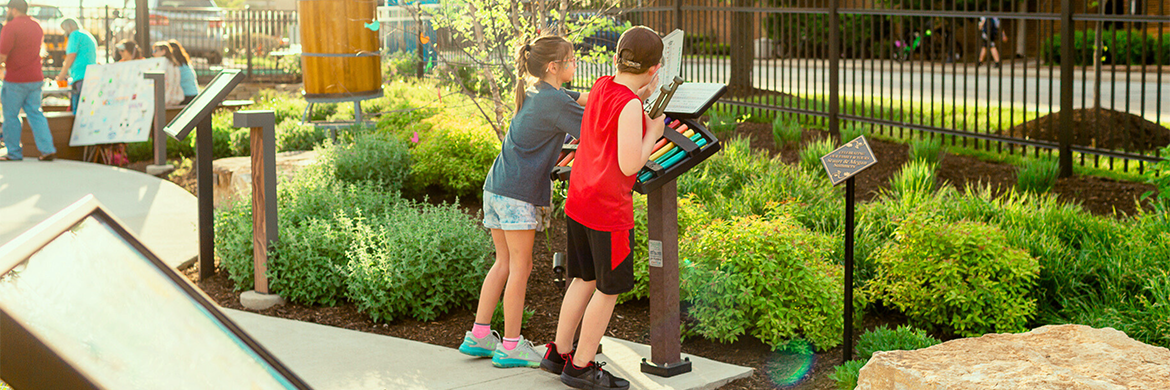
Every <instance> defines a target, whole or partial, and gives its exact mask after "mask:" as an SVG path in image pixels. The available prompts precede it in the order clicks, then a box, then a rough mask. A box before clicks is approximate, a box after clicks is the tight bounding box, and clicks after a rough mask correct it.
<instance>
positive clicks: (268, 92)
mask: <svg viewBox="0 0 1170 390" xmlns="http://www.w3.org/2000/svg"><path fill="white" fill-rule="evenodd" d="M253 99H254V100H255V102H256V104H255V105H254V106H253V107H252V108H251V109H254V110H272V112H273V113H274V114H275V115H276V123H284V122H285V121H288V120H290V119H295V120H296V121H297V122H300V121H301V119H302V118H303V117H304V114H305V106H307V105H308V103H306V102H305V100H304V99H301V98H299V97H296V96H294V95H292V94H289V93H284V92H280V91H277V90H274V89H265V90H261V91H260V92H259V93H257V94H256V96H255V97H254V98H253ZM318 106H320V105H318ZM314 111H316V110H314ZM322 119H324V118H322Z"/></svg>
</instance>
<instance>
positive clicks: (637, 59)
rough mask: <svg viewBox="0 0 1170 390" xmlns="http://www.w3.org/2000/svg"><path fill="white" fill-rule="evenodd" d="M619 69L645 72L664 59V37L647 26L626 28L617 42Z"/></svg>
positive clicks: (637, 72)
mask: <svg viewBox="0 0 1170 390" xmlns="http://www.w3.org/2000/svg"><path fill="white" fill-rule="evenodd" d="M617 55H618V61H617V62H618V70H619V71H622V72H630V73H635V74H642V73H645V72H646V71H647V70H650V68H652V67H654V65H658V63H659V62H661V61H662V37H660V36H658V33H657V32H654V30H651V29H650V28H648V27H645V26H637V27H634V28H631V29H629V30H626V32H625V33H622V37H621V38H618V44H617Z"/></svg>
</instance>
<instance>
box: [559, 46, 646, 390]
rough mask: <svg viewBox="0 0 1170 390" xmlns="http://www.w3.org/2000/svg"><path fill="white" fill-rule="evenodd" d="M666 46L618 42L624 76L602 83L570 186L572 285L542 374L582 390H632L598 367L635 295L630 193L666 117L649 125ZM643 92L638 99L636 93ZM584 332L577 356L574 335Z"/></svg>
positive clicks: (594, 93) (584, 124)
mask: <svg viewBox="0 0 1170 390" xmlns="http://www.w3.org/2000/svg"><path fill="white" fill-rule="evenodd" d="M661 59H662V38H660V37H659V36H658V33H656V32H654V30H651V29H649V28H645V27H641V26H639V27H634V28H632V29H630V30H628V31H626V32H625V33H624V34H622V36H621V38H620V39H619V40H618V44H617V55H616V56H615V57H614V66H615V67H616V68H617V74H616V75H614V76H603V77H600V78H598V79H597V81H596V82H595V83H594V84H593V89H591V90H590V94H589V103H588V105H586V107H585V114H584V117H583V118H582V120H581V144H580V146H579V147H578V148H577V157H576V160H575V161H574V162H573V175H572V177H571V178H570V179H569V195H568V199H567V200H566V201H565V214H566V215H568V217H569V221H568V224H569V232H568V233H569V259H568V262H567V264H566V265H567V267H566V268H567V274H568V276H569V277H570V278H571V279H572V282H571V284H570V285H569V290H568V291H567V292H566V293H565V299H564V301H563V302H562V303H561V313H560V319H559V322H558V323H557V336H556V341H555V342H553V343H549V344H548V352H546V353H545V357H544V359H543V360H542V361H541V367H542V368H544V369H546V370H548V371H551V372H553V373H559V374H560V375H561V382H562V383H564V384H566V385H569V386H570V387H574V388H580V389H620V390H624V389H628V388H629V387H630V382H629V381H626V380H624V379H621V378H618V377H615V376H613V375H612V374H610V373H609V372H605V371H602V370H601V367H600V365H598V364H597V363H596V362H594V361H593V359H594V357H595V355H596V353H597V345H598V343H599V342H600V341H601V337H602V335H603V334H605V329H606V328H607V327H608V326H609V319H610V316H611V315H612V314H613V307H614V304H615V303H616V302H617V296H618V294H621V293H623V292H626V291H629V290H630V289H632V288H633V287H634V268H633V264H632V263H633V261H634V259H633V251H632V250H631V248H630V245H631V244H632V243H633V242H634V211H633V198H632V195H631V192H632V190H633V187H634V182H635V181H636V180H637V178H636V176H635V175H637V173H638V171H639V170H641V169H642V166H643V165H645V164H646V160H647V159H649V157H650V153H651V151H652V149H653V148H654V143H655V142H656V141H658V139H659V138H660V137H662V131H663V128H664V127H665V124H664V122H663V117H661V116H660V117H658V118H650V117H648V116H647V115H646V113H645V112H644V111H642V101H643V100H645V99H646V98H647V97H649V95H650V93H651V92H652V91H653V89H654V88H655V87H656V86H657V85H658V76H657V74H658V69H659V68H660V67H661V65H660V64H659V62H660V61H661ZM635 91H637V92H635ZM578 323H580V324H581V337H580V339H579V340H578V344H577V349H576V350H575V351H574V350H572V347H573V335H574V334H575V333H576V331H577V324H578Z"/></svg>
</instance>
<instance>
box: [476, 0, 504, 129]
mask: <svg viewBox="0 0 1170 390" xmlns="http://www.w3.org/2000/svg"><path fill="white" fill-rule="evenodd" d="M467 6H468V8H469V9H470V11H471V23H472V27H473V28H474V29H475V42H476V44H477V45H479V46H478V47H479V52H480V53H488V51H487V50H488V49H487V43H486V42H484V38H483V24H482V23H480V21H479V18H477V17H476V15H475V10H476V9H475V3H474V2H468V4H467ZM488 58H491V55H490V54H488ZM483 78H484V81H486V82H487V83H488V87H489V88H490V89H491V93H492V102H493V103H495V118H489V119H488V122H490V123H491V124H492V128H494V129H495V130H496V136H497V137H499V138H500V142H503V141H504V105H503V100H501V99H502V97H501V96H500V86H499V85H498V84H497V83H496V77H495V75H493V74H492V67H490V66H483ZM472 99H475V96H472Z"/></svg>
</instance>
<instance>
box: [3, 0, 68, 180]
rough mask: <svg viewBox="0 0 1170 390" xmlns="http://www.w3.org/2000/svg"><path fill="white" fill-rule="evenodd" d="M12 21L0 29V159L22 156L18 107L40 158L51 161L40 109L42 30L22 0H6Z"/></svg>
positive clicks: (48, 136) (52, 151) (54, 151)
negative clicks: (0, 152)
mask: <svg viewBox="0 0 1170 390" xmlns="http://www.w3.org/2000/svg"><path fill="white" fill-rule="evenodd" d="M8 15H9V16H11V17H12V21H10V22H8V23H7V24H5V25H4V29H3V30H0V71H3V72H4V87H3V88H0V105H2V106H3V107H4V126H3V129H4V145H5V146H7V147H8V155H6V156H0V161H19V160H21V159H23V158H24V156H23V154H22V153H21V151H22V149H21V145H20V132H21V124H20V110H21V109H22V108H23V109H24V114H25V116H27V117H28V125H29V127H31V128H32V132H33V139H34V140H35V141H36V143H37V150H40V152H41V157H40V160H41V161H52V160H53V158H54V157H56V155H57V148H55V147H53V135H52V134H51V133H49V122H48V121H47V120H45V113H44V112H42V111H41V86H42V85H43V83H44V79H45V75H44V74H43V73H41V45H42V42H43V40H44V35H45V33H44V30H41V25H40V23H37V21H35V20H33V19H32V18H31V17H29V16H28V3H25V0H11V1H9V2H8Z"/></svg>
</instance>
